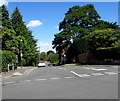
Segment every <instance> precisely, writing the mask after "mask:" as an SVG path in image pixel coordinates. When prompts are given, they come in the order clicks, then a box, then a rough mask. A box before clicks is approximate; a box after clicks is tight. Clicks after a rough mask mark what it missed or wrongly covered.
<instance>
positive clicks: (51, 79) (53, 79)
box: [50, 78, 60, 80]
mask: <svg viewBox="0 0 120 101" xmlns="http://www.w3.org/2000/svg"><path fill="white" fill-rule="evenodd" d="M50 79H51V80H57V79H60V78H50Z"/></svg>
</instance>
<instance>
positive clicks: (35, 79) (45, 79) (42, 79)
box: [35, 79, 47, 81]
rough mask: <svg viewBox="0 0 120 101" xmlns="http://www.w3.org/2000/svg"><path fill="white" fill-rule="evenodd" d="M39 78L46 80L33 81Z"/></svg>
mask: <svg viewBox="0 0 120 101" xmlns="http://www.w3.org/2000/svg"><path fill="white" fill-rule="evenodd" d="M40 80H47V79H35V81H40Z"/></svg>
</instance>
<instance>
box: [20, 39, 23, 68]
mask: <svg viewBox="0 0 120 101" xmlns="http://www.w3.org/2000/svg"><path fill="white" fill-rule="evenodd" d="M22 41H23V40H22V39H21V40H20V50H21V52H20V66H21V67H22V56H23V54H22Z"/></svg>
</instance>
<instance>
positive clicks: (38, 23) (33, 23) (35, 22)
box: [27, 20, 43, 27]
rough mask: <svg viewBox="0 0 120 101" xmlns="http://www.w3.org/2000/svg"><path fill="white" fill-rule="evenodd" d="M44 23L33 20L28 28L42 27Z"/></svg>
mask: <svg viewBox="0 0 120 101" xmlns="http://www.w3.org/2000/svg"><path fill="white" fill-rule="evenodd" d="M42 24H43V23H42V22H41V21H39V20H32V21H30V22H29V23H28V24H27V27H37V26H40V25H42Z"/></svg>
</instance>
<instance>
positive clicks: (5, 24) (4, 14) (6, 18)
mask: <svg viewBox="0 0 120 101" xmlns="http://www.w3.org/2000/svg"><path fill="white" fill-rule="evenodd" d="M1 9H2V12H1V13H2V26H3V27H6V28H8V29H12V23H11V21H10V18H9V13H8V11H7V9H6V7H5V6H4V5H3V6H2V7H1Z"/></svg>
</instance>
